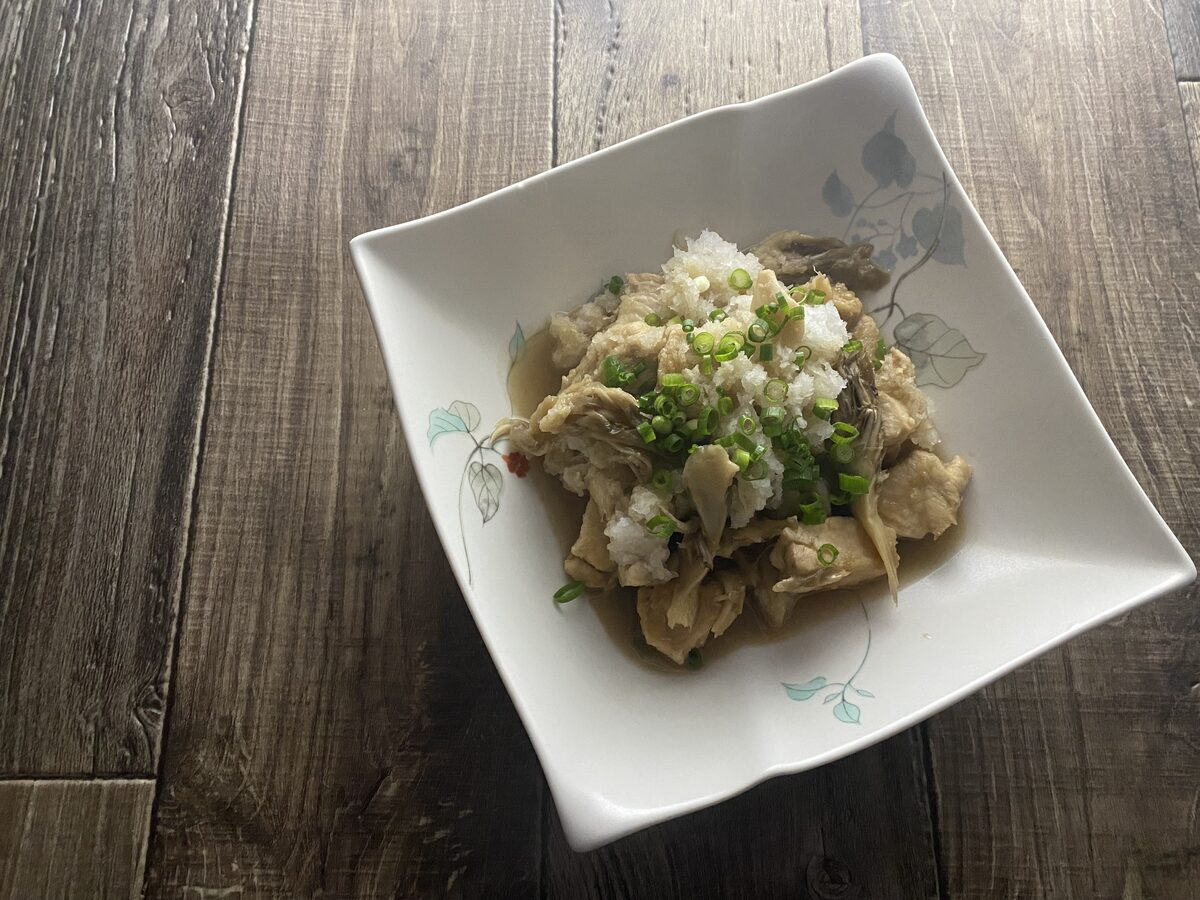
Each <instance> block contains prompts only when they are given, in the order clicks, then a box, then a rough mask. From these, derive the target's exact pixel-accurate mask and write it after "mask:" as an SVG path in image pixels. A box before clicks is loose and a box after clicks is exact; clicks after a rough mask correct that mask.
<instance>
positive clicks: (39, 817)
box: [0, 780, 154, 900]
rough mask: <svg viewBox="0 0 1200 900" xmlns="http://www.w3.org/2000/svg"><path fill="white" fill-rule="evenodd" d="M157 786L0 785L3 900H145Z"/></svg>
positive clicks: (134, 782) (122, 783)
mask: <svg viewBox="0 0 1200 900" xmlns="http://www.w3.org/2000/svg"><path fill="white" fill-rule="evenodd" d="M153 799H154V782H153V781H143V780H127V781H66V780H63V781H57V780H56V781H6V782H3V783H0V898H4V900H8V898H11V900H31V898H37V897H46V898H50V897H95V898H110V897H112V898H115V897H130V898H133V897H139V896H141V892H142V864H143V860H144V851H145V847H146V832H147V829H148V828H149V826H150V804H151V802H152V801H153Z"/></svg>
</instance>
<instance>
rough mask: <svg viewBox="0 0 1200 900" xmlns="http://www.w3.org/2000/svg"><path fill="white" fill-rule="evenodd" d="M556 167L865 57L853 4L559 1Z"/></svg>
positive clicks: (810, 0)
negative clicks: (630, 138) (751, 6)
mask: <svg viewBox="0 0 1200 900" xmlns="http://www.w3.org/2000/svg"><path fill="white" fill-rule="evenodd" d="M556 25H557V28H556V32H557V33H556V35H555V58H556V68H555V71H556V85H557V87H556V96H557V105H556V120H555V122H556V128H555V135H556V143H555V146H556V154H555V162H556V163H563V162H568V161H570V160H572V159H577V158H578V157H580V156H583V155H585V154H587V153H591V152H592V151H594V150H599V149H600V148H601V147H606V146H608V145H610V144H615V143H617V142H618V141H622V140H625V139H626V138H629V137H633V136H634V135H638V134H641V133H642V132H645V131H649V130H650V129H651V128H656V127H658V126H659V125H665V124H666V123H668V122H673V121H675V120H676V119H680V118H683V117H684V116H688V115H691V114H692V113H694V112H700V111H701V110H705V109H709V108H711V107H713V106H720V105H722V104H725V103H736V102H739V101H742V100H753V99H755V98H757V97H761V96H763V95H764V94H769V93H771V92H772V91H777V90H782V89H783V88H787V87H792V86H794V85H797V84H802V83H803V82H805V81H809V80H811V79H813V78H815V77H817V76H818V75H823V74H825V73H826V72H828V71H830V70H831V69H836V68H837V67H838V66H841V65H844V64H845V63H848V62H850V61H851V60H854V59H857V58H858V57H859V56H861V55H862V37H861V33H860V31H859V27H858V6H857V3H856V2H855V0H803V2H800V3H792V2H786V0H770V2H765V3H757V4H755V5H754V7H753V9H750V8H748V7H744V6H741V5H738V4H733V3H729V2H727V0H702V2H697V3H686V4H684V3H661V2H655V0H557V16H556Z"/></svg>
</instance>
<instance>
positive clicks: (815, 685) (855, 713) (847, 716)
mask: <svg viewBox="0 0 1200 900" xmlns="http://www.w3.org/2000/svg"><path fill="white" fill-rule="evenodd" d="M858 605H859V608H860V609H861V610H862V614H863V620H864V621H865V622H866V623H867V646H866V648H865V649H864V650H863V655H862V659H861V660H860V661H859V663H858V668H857V669H855V670H854V674H853V675H851V676H850V677H849V678H847V679H846V680H845V681H829V680H828V679H827V678H826V677H825V676H824V675H818V676H817V677H816V678H810V679H809V680H808V681H805V682H803V683H799V684H792V683H789V682H786V681H785V682H783V689H784V691H786V692H787V695H788V696H789V697H791V698H792V699H793V700H801V701H802V700H811V699H812V698H813V697H815V696H816V695H817V694H818V693H819V692H821V691H823V690H827V689H831V690H830V691H829V693H827V694H826V695H825V700H824V703H825V705H829V704H830V703H832V702H833V701H834V700H837V701H838V704H837V706H835V707H834V708H833V715H834V717H835V718H836V719H838V721H841V722H845V723H846V724H847V725H861V724H862V721H861V718H862V710H861V709H860V708H859V706H858V704H857V703H855V702H854V701H853V700H852V699H850V697H849V696H847V695H853V696H855V697H866V698H869V699H874V697H875V695H874V694H872V693H871V692H870V691H868V690H866V689H865V688H861V687H859V686H858V685H856V684H855V683H854V680H855V679H856V678H858V676H859V675H860V674H862V670H863V667H864V666H865V665H866V664H867V657H869V656H870V655H871V618H870V616H868V615H867V607H866V605H865V604H864V603H863V602H862V601H861V600H859V601H858Z"/></svg>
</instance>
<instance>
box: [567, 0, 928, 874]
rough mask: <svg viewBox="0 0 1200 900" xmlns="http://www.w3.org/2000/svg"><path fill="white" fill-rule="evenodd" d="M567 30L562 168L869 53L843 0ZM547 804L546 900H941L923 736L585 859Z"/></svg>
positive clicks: (595, 7)
mask: <svg viewBox="0 0 1200 900" xmlns="http://www.w3.org/2000/svg"><path fill="white" fill-rule="evenodd" d="M751 19H752V20H753V23H755V24H751ZM557 24H558V28H557V42H556V53H557V56H558V68H557V75H558V78H557V85H558V89H557V105H556V110H557V116H556V119H557V124H558V128H557V135H558V139H557V142H556V147H557V156H558V159H559V161H561V162H566V161H568V160H571V159H574V158H576V157H579V156H582V155H584V154H586V153H589V152H591V151H593V150H597V149H599V148H600V147H603V146H607V145H609V144H612V143H615V142H617V141H620V140H623V139H625V138H627V137H631V136H633V135H636V134H640V133H641V132H644V131H647V130H649V129H651V128H654V127H656V126H658V125H662V124H664V123H666V122H670V121H673V120H675V119H678V118H681V117H683V116H686V115H689V114H691V113H693V112H698V111H700V110H703V109H707V108H710V107H712V106H717V105H720V104H723V103H732V102H737V101H741V100H752V99H754V98H756V97H759V96H762V95H764V94H768V93H771V92H772V91H776V90H780V89H782V88H786V87H791V86H792V85H795V84H800V83H802V82H805V81H808V80H810V79H812V78H815V77H816V76H818V75H822V74H824V73H825V72H826V71H828V70H829V69H830V68H836V67H837V66H839V65H842V64H843V63H846V62H849V61H850V60H852V59H855V58H857V57H858V56H859V55H860V53H861V34H860V32H859V27H858V11H857V5H856V4H855V3H853V2H838V0H830V2H827V3H817V2H812V3H801V4H792V3H783V2H778V3H767V4H760V5H758V6H756V7H755V9H754V12H753V16H752V17H751V16H748V11H747V10H746V8H744V7H740V6H736V5H734V4H729V3H723V2H704V3H699V4H694V5H689V6H688V7H687V8H686V10H685V9H684V7H683V6H682V5H680V4H663V3H655V2H650V0H643V2H614V3H611V4H610V3H606V2H590V0H587V2H585V0H574V2H572V0H566V2H564V3H562V4H561V5H560V7H559V10H558V23H557ZM546 806H547V809H546V815H547V818H548V821H549V822H550V823H551V824H550V827H549V828H547V830H546V837H547V843H546V848H545V856H546V861H545V879H546V880H545V893H546V896H550V897H564V898H565V897H570V898H576V897H622V896H631V897H634V896H645V897H663V898H667V897H696V896H713V897H718V896H719V897H773V896H801V897H802V896H811V897H814V898H823V897H850V896H863V897H867V896H872V897H888V896H898V894H897V893H896V892H897V889H898V888H897V886H899V885H903V886H904V888H903V890H904V896H911V897H924V896H936V894H937V876H936V867H935V861H934V852H933V838H932V835H931V832H930V830H929V824H930V821H929V808H928V805H927V790H926V781H925V777H924V767H923V763H922V753H921V741H920V738H919V735H918V733H917V732H916V731H915V730H914V731H910V732H907V733H905V734H903V735H901V736H899V737H897V738H895V739H894V740H892V741H890V742H888V743H886V744H884V745H883V746H881V747H876V748H873V749H872V750H870V751H868V752H866V753H862V754H859V755H858V756H855V757H854V758H852V759H848V760H844V761H842V762H840V763H838V764H836V765H833V766H828V767H826V768H823V769H820V770H817V771H815V772H809V773H805V774H803V775H799V776H794V777H788V778H781V779H776V780H774V781H772V782H770V783H769V784H767V785H764V786H762V787H759V788H757V789H755V790H753V791H751V792H750V793H748V794H746V795H744V796H742V797H739V798H737V799H735V800H733V801H730V802H728V803H725V804H722V805H720V806H718V807H716V808H714V809H710V810H706V811H705V812H702V813H699V814H697V815H693V816H688V817H685V818H684V819H681V820H678V821H674V822H668V823H666V824H664V825H661V826H658V827H656V828H653V829H650V830H648V831H646V832H643V833H641V834H637V835H634V836H632V837H630V838H626V839H625V840H622V841H619V842H617V843H616V844H613V845H611V846H610V847H607V848H604V849H602V850H599V851H596V852H594V853H590V854H587V855H583V856H580V855H576V854H574V853H572V852H571V850H570V849H569V848H568V847H567V846H566V843H565V841H564V840H563V838H562V833H561V829H560V828H559V826H558V824H557V818H556V816H555V812H554V809H553V806H552V804H550V801H549V799H548V798H547V800H546ZM735 835H736V836H737V837H732V838H731V836H735Z"/></svg>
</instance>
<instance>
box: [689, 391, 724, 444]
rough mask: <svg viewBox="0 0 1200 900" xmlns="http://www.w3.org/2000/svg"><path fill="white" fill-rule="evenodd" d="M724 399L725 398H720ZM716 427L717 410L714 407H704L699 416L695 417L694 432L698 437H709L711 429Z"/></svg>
mask: <svg viewBox="0 0 1200 900" xmlns="http://www.w3.org/2000/svg"><path fill="white" fill-rule="evenodd" d="M722 399H725V398H722ZM716 427H717V408H716V407H715V406H706V407H704V409H702V410H700V415H698V416H696V431H697V433H698V434H700V435H710V434H712V432H713V429H714V428H716Z"/></svg>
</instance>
